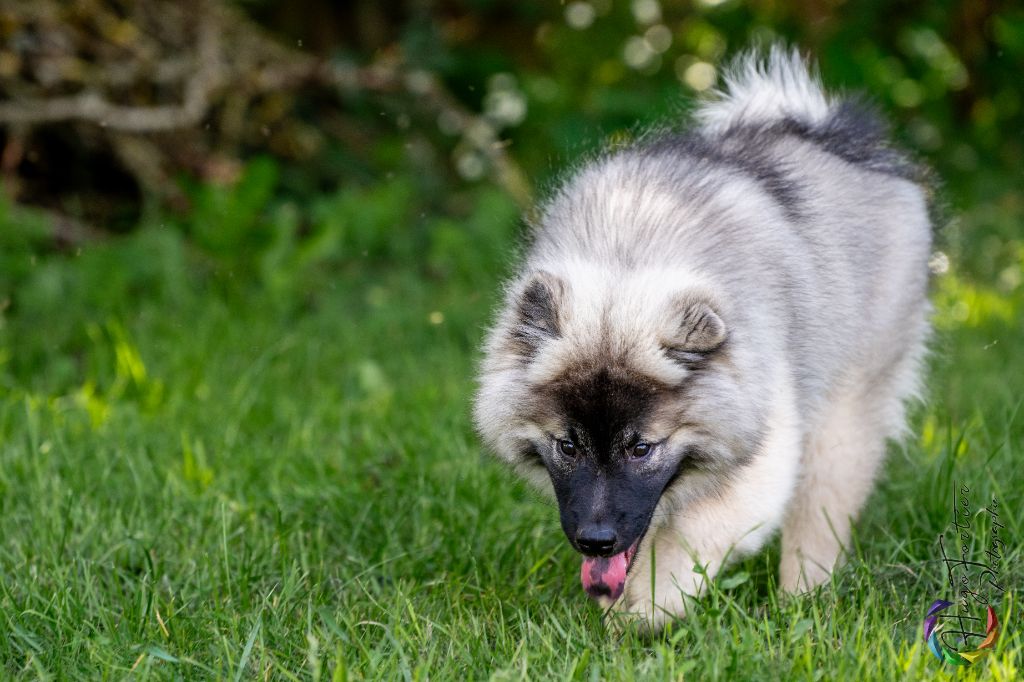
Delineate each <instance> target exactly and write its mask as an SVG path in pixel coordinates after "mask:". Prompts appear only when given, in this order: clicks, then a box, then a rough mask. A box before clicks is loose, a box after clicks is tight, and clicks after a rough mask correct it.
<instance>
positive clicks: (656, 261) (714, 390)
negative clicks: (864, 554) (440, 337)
mask: <svg viewBox="0 0 1024 682" xmlns="http://www.w3.org/2000/svg"><path fill="white" fill-rule="evenodd" d="M725 80H726V87H725V90H724V91H723V92H719V93H717V97H716V98H715V99H713V100H712V101H707V102H705V103H703V104H702V105H700V106H699V108H698V109H697V111H696V116H695V123H694V124H693V125H692V126H691V127H690V129H689V130H687V131H686V132H672V133H666V134H657V135H650V136H647V138H646V139H644V140H643V141H641V142H639V143H637V144H636V145H634V146H632V147H629V148H626V149H621V150H616V151H610V152H608V153H606V154H604V155H602V156H600V158H597V159H594V160H591V161H589V162H586V163H585V164H583V165H582V166H581V167H579V168H578V169H577V170H576V171H575V172H573V173H572V175H571V177H569V178H568V179H567V180H566V181H565V182H564V184H562V185H561V187H560V188H559V189H557V191H555V192H554V193H553V195H552V196H551V197H550V198H549V199H548V201H547V202H546V204H545V205H544V206H543V207H542V210H541V212H540V218H539V221H538V223H537V224H536V225H535V226H534V229H533V232H532V239H531V243H530V244H529V246H528V249H527V252H526V255H525V258H524V260H523V263H522V266H521V270H520V272H519V275H518V276H516V277H515V278H514V279H513V280H512V281H511V282H510V283H509V284H508V286H507V296H506V299H505V303H504V306H503V308H502V309H501V310H500V312H499V314H498V316H497V321H496V323H495V324H494V326H493V328H492V329H491V331H490V334H489V336H488V339H487V342H486V347H485V351H484V353H485V354H484V358H483V361H482V364H481V367H480V375H479V391H478V393H477V396H476V404H475V418H476V423H477V426H478V429H479V431H480V433H481V435H482V436H483V439H484V440H485V441H486V443H487V444H488V445H489V446H490V448H492V449H493V450H494V452H495V453H497V455H498V456H499V457H500V458H502V459H503V460H505V461H506V462H508V463H509V464H511V466H512V467H513V468H514V469H515V471H517V472H518V473H519V474H521V475H522V476H523V477H525V478H526V479H528V480H530V481H531V482H533V483H534V484H536V485H537V486H538V487H539V488H540V489H542V490H544V491H547V492H549V493H551V494H553V495H554V496H555V498H556V499H557V500H558V506H559V511H560V516H561V523H562V528H563V529H564V531H565V534H566V536H567V537H568V539H569V542H570V543H571V544H572V546H573V547H574V548H575V549H576V550H578V551H579V552H580V553H581V554H582V555H583V560H582V568H581V579H582V583H583V587H584V589H585V590H586V591H587V593H589V594H590V595H591V596H592V597H594V598H596V599H598V600H599V601H600V602H602V603H603V604H605V605H613V608H614V609H615V610H617V611H621V612H625V613H629V614H633V615H635V616H637V617H639V618H640V619H642V620H643V621H645V622H646V623H647V624H648V625H649V626H650V627H651V628H654V629H657V628H658V627H660V626H661V625H662V624H663V623H664V622H665V621H666V619H668V618H671V617H675V616H681V615H683V613H684V606H685V599H684V595H699V594H700V592H701V591H702V589H704V587H705V585H704V580H705V579H706V578H705V576H714V575H715V574H716V573H717V572H718V571H719V570H720V569H721V568H722V566H723V564H724V563H726V561H727V560H730V559H733V558H736V557H739V556H742V555H744V554H747V553H749V552H754V551H756V550H758V549H759V548H761V547H762V545H764V543H765V542H766V541H767V540H768V539H769V538H770V537H771V536H772V534H773V533H774V532H775V531H776V530H777V529H779V528H781V529H782V562H781V567H780V584H781V586H782V587H783V588H784V589H785V590H788V591H802V590H807V589H809V588H813V587H814V586H816V585H818V584H820V583H822V582H823V581H825V580H827V579H828V577H829V574H830V572H831V571H832V569H833V567H834V566H835V565H836V563H837V561H838V560H839V559H840V558H841V555H842V553H843V549H844V547H845V546H846V544H847V543H848V541H849V538H850V526H851V523H852V522H853V520H854V518H855V517H856V515H857V513H858V512H859V510H860V508H861V506H862V505H863V503H864V501H865V499H866V498H867V496H868V494H869V493H870V491H871V488H872V484H873V481H874V478H875V475H876V473H877V471H878V469H879V465H880V463H881V462H882V459H883V455H884V453H885V444H886V440H887V439H889V438H893V437H896V436H898V435H899V434H900V432H901V430H902V429H903V428H904V426H903V425H904V403H905V402H906V400H907V399H908V398H909V397H911V396H913V395H914V393H915V390H916V388H917V386H918V374H919V370H920V366H921V364H922V357H923V355H924V350H925V341H926V337H927V336H928V311H929V305H928V300H927V285H928V268H927V261H928V257H929V253H930V250H931V235H932V230H931V226H930V224H929V213H928V207H927V202H926V198H925V192H924V190H923V189H922V186H921V185H920V183H919V182H918V180H917V179H918V178H919V177H920V172H919V169H917V168H916V167H914V166H913V165H912V164H911V163H910V162H909V161H908V160H907V158H906V157H905V156H904V155H902V154H901V153H900V152H898V151H896V150H894V148H893V147H892V146H891V145H890V144H889V142H888V140H887V138H886V132H885V126H884V125H883V124H882V122H881V121H880V120H879V119H878V118H877V117H876V115H875V114H874V113H873V112H872V111H870V110H869V109H868V108H866V107H864V106H863V105H861V104H860V103H858V102H857V101H856V100H850V99H843V98H839V97H834V96H831V95H829V94H826V93H825V92H824V90H823V89H822V86H821V84H820V83H819V81H818V79H817V78H816V77H815V76H814V75H813V73H812V72H811V71H810V70H809V68H808V66H807V65H806V64H805V63H804V62H803V61H802V60H801V58H800V57H799V55H798V54H796V53H795V52H789V51H786V50H784V49H781V48H778V47H776V48H772V49H771V50H770V51H769V52H768V53H767V54H766V55H764V56H757V55H747V56H744V57H742V58H741V59H739V60H738V61H737V62H735V63H734V64H733V66H732V68H731V69H730V70H729V71H727V76H726V79H725ZM695 564H699V565H700V566H702V567H703V570H702V571H699V572H695V571H694V567H695Z"/></svg>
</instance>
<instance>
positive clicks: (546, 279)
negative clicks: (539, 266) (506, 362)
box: [511, 272, 566, 357]
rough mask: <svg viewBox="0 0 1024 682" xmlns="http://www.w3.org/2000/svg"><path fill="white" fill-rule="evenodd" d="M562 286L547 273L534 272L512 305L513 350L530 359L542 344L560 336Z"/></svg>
mask: <svg viewBox="0 0 1024 682" xmlns="http://www.w3.org/2000/svg"><path fill="white" fill-rule="evenodd" d="M565 289H566V287H565V283H564V282H563V281H562V280H561V279H559V278H558V277H555V276H554V275H552V274H551V273H548V272H537V273H534V274H533V275H532V276H531V277H530V278H529V279H528V280H527V281H526V286H525V287H523V289H522V290H521V292H520V293H519V295H518V297H517V299H516V303H515V308H514V310H515V322H514V324H513V327H512V333H511V341H512V345H513V347H514V349H515V351H516V352H517V353H518V354H519V355H522V356H524V357H532V356H533V355H534V354H535V353H536V352H537V350H538V349H539V348H540V347H541V345H542V344H544V343H546V342H547V341H550V340H552V339H556V338H558V337H559V336H560V335H561V333H562V332H561V321H560V317H559V310H560V309H561V306H562V302H563V299H564V296H565Z"/></svg>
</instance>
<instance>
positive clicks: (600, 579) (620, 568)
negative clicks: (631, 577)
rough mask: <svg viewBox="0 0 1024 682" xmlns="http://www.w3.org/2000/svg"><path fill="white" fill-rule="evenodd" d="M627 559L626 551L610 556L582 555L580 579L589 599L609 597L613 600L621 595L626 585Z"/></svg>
mask: <svg viewBox="0 0 1024 682" xmlns="http://www.w3.org/2000/svg"><path fill="white" fill-rule="evenodd" d="M627 568H629V559H628V558H627V557H626V552H623V553H621V554H616V555H615V556H610V557H597V556H587V557H583V566H582V567H580V580H581V581H582V582H583V589H584V590H586V592H587V594H588V595H589V596H590V598H591V599H599V598H601V597H610V598H611V599H612V600H613V601H614V600H615V599H618V598H619V597H620V596H621V595H622V589H623V587H625V585H626V569H627Z"/></svg>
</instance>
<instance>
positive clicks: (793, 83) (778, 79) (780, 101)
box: [696, 45, 831, 133]
mask: <svg viewBox="0 0 1024 682" xmlns="http://www.w3.org/2000/svg"><path fill="white" fill-rule="evenodd" d="M723 79H724V81H725V87H724V88H723V89H721V90H716V91H714V92H713V93H712V99H710V100H708V101H706V102H704V103H703V104H701V106H700V107H698V109H697V111H696V116H697V119H698V120H699V121H700V122H701V124H702V125H703V127H704V129H705V130H707V131H708V132H710V133H720V132H723V131H725V130H728V129H729V128H732V127H735V126H738V125H750V124H753V125H758V124H765V123H772V122H775V121H782V120H792V121H797V122H800V123H803V124H806V125H810V126H813V125H817V124H819V123H822V122H824V121H825V120H826V119H827V118H828V117H829V114H830V107H831V103H830V102H829V99H828V97H827V96H826V95H825V91H824V89H823V88H822V85H821V81H820V80H819V79H818V77H817V75H816V74H815V73H814V71H813V70H812V69H811V67H810V66H808V64H807V62H806V61H804V59H803V58H802V57H801V56H800V53H799V52H797V51H796V50H795V49H788V48H785V47H782V46H780V45H773V46H772V47H771V48H769V50H768V52H767V54H765V53H764V52H762V51H752V52H746V53H744V54H742V55H740V56H739V57H738V58H737V59H735V60H733V62H732V63H731V64H730V65H729V66H727V67H726V69H725V71H724V77H723Z"/></svg>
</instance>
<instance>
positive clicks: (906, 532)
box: [0, 187, 1024, 680]
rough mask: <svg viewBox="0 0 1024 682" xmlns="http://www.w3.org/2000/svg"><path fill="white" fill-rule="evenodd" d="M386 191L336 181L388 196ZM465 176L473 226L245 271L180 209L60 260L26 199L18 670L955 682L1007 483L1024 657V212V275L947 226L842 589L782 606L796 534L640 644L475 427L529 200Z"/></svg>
mask: <svg viewBox="0 0 1024 682" xmlns="http://www.w3.org/2000/svg"><path fill="white" fill-rule="evenodd" d="M389 191H392V190H390V189H388V188H387V187H383V188H377V189H372V190H369V191H368V192H367V193H365V194H364V195H351V196H350V195H346V197H347V198H344V200H342V199H337V200H336V201H337V202H340V204H339V205H343V207H347V208H344V210H347V211H350V212H355V213H358V212H359V211H364V212H369V213H373V212H374V211H377V212H378V213H379V212H380V210H384V209H379V208H378V206H379V205H385V204H386V205H391V204H388V203H387V201H390V200H389V199H388V198H387V197H388V196H390V195H388V194H387V192H389ZM382 192H383V194H381V193H382ZM467 196H468V198H467V199H466V201H465V206H464V207H463V213H462V215H461V216H457V218H456V219H452V218H450V217H445V216H440V215H427V216H426V217H424V218H422V219H423V220H425V221H428V222H429V223H430V226H431V229H430V230H429V231H425V232H424V234H426V235H429V236H425V237H423V240H424V241H423V242H422V243H421V244H420V245H419V246H418V247H416V248H411V247H410V248H406V247H403V249H405V250H395V249H390V250H389V247H388V242H387V237H386V235H385V236H384V237H373V236H372V235H370V236H369V237H365V238H364V237H360V236H359V235H358V234H356V235H355V237H351V239H355V241H351V239H350V241H348V242H345V243H346V244H347V246H345V247H344V248H351V249H353V250H351V251H347V252H346V251H344V248H343V247H337V245H335V246H331V247H330V248H328V247H324V250H323V251H322V252H315V253H314V252H303V251H301V250H296V249H295V248H294V244H293V245H291V246H289V242H287V240H285V241H272V242H271V246H265V247H264V248H263V250H262V251H260V252H259V253H260V255H259V258H256V257H255V256H254V257H252V258H247V257H246V256H244V255H243V256H232V258H233V260H232V259H230V258H227V257H225V258H220V259H218V258H215V257H211V256H210V255H209V254H208V253H207V252H200V251H199V250H198V249H196V248H195V247H194V245H193V244H194V242H195V239H194V238H193V239H192V240H186V239H184V238H183V237H182V236H181V235H182V234H183V231H182V230H179V229H176V227H175V226H171V225H162V224H161V221H160V220H157V219H155V218H153V219H148V220H147V221H146V222H145V223H144V224H143V225H142V226H141V228H140V229H139V230H137V231H135V232H133V233H131V234H129V235H127V236H121V237H111V238H108V239H106V240H104V241H103V242H101V243H98V244H94V245H90V246H89V247H88V248H85V249H82V250H80V251H79V250H74V249H72V250H68V251H65V252H61V253H50V254H48V255H45V256H40V257H38V258H37V257H36V256H35V255H33V252H31V249H28V248H27V247H24V243H23V242H24V240H29V241H31V227H26V226H27V225H28V226H30V225H31V224H33V222H32V221H33V220H35V218H33V217H32V216H31V215H29V214H27V213H23V212H20V211H15V210H13V209H10V208H9V207H8V208H5V210H4V215H3V216H2V220H0V223H2V224H0V230H2V231H3V232H4V234H5V235H6V236H5V237H4V239H6V241H4V242H3V244H2V246H3V248H4V261H3V267H4V268H5V272H6V274H7V275H10V277H9V279H8V280H5V281H6V282H7V283H8V284H9V283H10V282H15V283H16V287H17V288H16V289H15V290H14V291H13V294H14V295H13V296H10V295H6V296H7V297H6V298H5V299H4V301H5V302H4V304H3V305H0V308H2V309H3V312H2V313H0V315H2V317H0V676H3V677H16V678H17V677H25V678H35V677H39V678H49V679H121V678H124V677H126V676H130V677H136V678H141V679H146V678H154V679H171V678H175V679H176V678H183V679H210V678H228V679H235V680H237V679H254V678H261V679H313V680H317V679H333V680H346V679H362V678H370V679H387V680H390V679H427V678H431V679H482V678H492V679H543V678H548V679H568V678H572V679H588V680H604V679H681V678H683V679H705V678H719V679H730V680H731V679H773V680H780V679H851V680H853V679H887V678H904V679H934V678H936V677H938V676H940V674H941V673H940V670H942V666H941V664H940V663H939V662H938V661H936V660H935V659H934V658H933V657H932V655H931V653H929V651H928V650H927V648H926V647H925V646H924V645H923V643H922V642H921V620H922V618H923V616H924V613H925V611H926V609H927V607H928V605H929V604H930V603H931V602H932V601H933V600H934V599H936V598H937V597H939V596H943V595H945V596H949V595H948V592H949V590H948V587H947V586H946V583H945V580H946V578H945V576H946V572H945V569H944V567H943V565H942V563H941V562H940V561H939V558H940V557H939V551H938V545H937V542H936V537H937V535H938V534H939V533H940V532H942V531H943V530H946V529H947V528H948V527H949V525H950V522H951V504H952V502H951V492H952V489H953V482H954V480H955V481H958V482H963V483H966V484H967V485H968V486H969V487H970V489H971V493H970V499H971V504H972V505H973V507H974V508H976V509H975V510H980V509H981V507H982V506H984V504H985V503H986V501H987V500H989V499H990V498H991V497H992V496H995V497H996V498H997V499H998V502H999V510H1000V521H1001V523H1003V524H1004V526H1005V529H1004V530H1003V531H1002V533H1003V537H1004V538H1005V539H1006V544H1007V551H1006V552H1005V555H1004V557H1003V559H1002V563H1001V580H1002V581H1003V585H1004V586H1005V587H1006V592H1005V594H1004V595H1002V597H1001V598H1000V599H999V600H998V601H997V602H996V606H997V614H998V617H999V619H1000V620H1001V621H1002V622H1003V623H1004V625H1005V627H1004V630H1003V633H1002V636H1001V637H1000V639H999V641H998V644H997V646H996V648H995V650H994V652H993V653H992V654H991V655H990V656H988V657H987V658H986V659H984V660H983V661H982V662H981V663H978V664H977V665H975V666H973V667H971V668H964V669H960V673H959V675H960V677H961V678H963V679H983V678H990V679H994V680H1009V679H1016V678H1017V677H1018V676H1019V675H1020V671H1021V669H1022V668H1024V624H1022V621H1021V618H1020V611H1021V605H1020V600H1021V594H1022V593H1021V588H1022V587H1024V561H1022V560H1024V554H1022V551H1021V548H1022V546H1024V512H1022V504H1021V503H1022V497H1024V467H1022V465H1021V462H1022V461H1024V410H1022V404H1021V403H1022V394H1021V389H1022V388H1024V381H1022V379H1021V377H1024V356H1022V354H1021V353H1020V352H1019V350H1020V339H1021V338H1022V334H1024V323H1022V320H1021V314H1020V313H1021V311H1022V310H1024V291H1022V288H1021V287H1020V286H1019V279H1020V278H1019V274H1020V268H1021V266H1022V265H1024V246H1022V245H1021V243H1020V241H1019V239H1020V238H1019V231H1017V232H1012V230H1014V229H1016V228H1015V227H1014V225H1015V224H1016V223H1014V220H1016V219H1014V218H1013V217H1012V216H1013V215H1015V213H1014V211H1016V210H1018V209H1015V208H1014V207H1013V206H1009V207H1007V206H1001V205H1000V204H998V202H994V203H992V204H991V205H989V206H987V207H986V208H985V212H984V214H983V215H982V214H980V213H977V212H975V213H970V212H969V213H968V214H967V215H966V216H965V218H964V220H965V223H963V232H964V233H965V234H971V233H970V231H969V229H968V228H971V227H972V226H974V225H975V224H976V223H978V224H980V222H983V221H985V220H989V221H995V223H998V224H1002V225H1010V227H1009V228H1007V229H1009V230H1011V232H1010V233H1009V235H1008V237H1005V238H1004V240H1003V242H1002V243H1003V244H1004V246H1006V245H1009V246H1006V248H1010V247H1014V248H1017V249H1018V250H1019V252H1020V253H1018V255H1017V256H1016V259H1017V260H1016V261H1014V262H1015V263H1016V266H1015V267H1016V268H1017V269H1016V271H1015V272H1016V273H1017V284H1014V282H1013V281H1012V280H1013V275H1012V272H1011V274H1010V275H1006V276H1005V277H1004V279H1006V280H1007V281H1005V282H1002V281H1001V280H998V278H997V277H996V275H994V274H991V275H987V274H985V273H986V272H988V271H987V270H986V264H985V262H983V261H984V258H985V257H986V256H985V253H986V252H985V251H984V249H982V248H981V247H973V246H968V247H963V246H958V245H957V244H958V243H959V242H956V241H955V240H954V243H951V245H950V248H951V249H952V251H951V252H950V257H951V261H952V267H951V269H950V270H949V272H947V273H946V274H943V275H941V276H938V277H937V278H936V282H935V301H936V320H937V327H938V331H937V334H936V337H935V341H934V343H933V347H934V354H933V359H932V365H933V369H932V372H931V375H930V380H929V384H928V386H929V389H928V393H927V401H926V403H925V404H923V405H920V406H918V407H916V408H915V410H914V419H913V424H912V430H911V434H910V436H909V437H908V439H907V441H906V443H905V444H903V445H901V446H894V447H893V448H892V450H891V456H890V458H889V461H888V465H887V467H886V470H885V475H884V477H883V479H882V482H881V484H880V486H879V489H878V491H877V492H876V494H875V495H874V496H873V497H872V499H871V502H870V504H869V506H868V508H867V510H866V512H865V514H864V516H863V517H862V520H861V522H860V523H859V524H858V526H857V532H856V549H855V552H854V556H852V557H851V560H850V562H849V563H848V565H847V566H846V567H845V568H843V569H842V570H840V571H839V572H838V573H837V574H836V576H835V579H834V582H833V583H832V584H831V585H828V586H827V587H825V588H824V589H822V590H821V591H819V592H818V593H816V594H813V595H807V596H803V597H799V598H793V599H788V600H783V599H781V598H779V597H777V596H776V593H775V580H776V562H777V555H778V550H777V546H772V547H770V548H769V550H768V551H767V552H765V553H763V554H761V555H758V556H755V557H752V558H749V559H747V560H745V561H743V562H741V563H739V564H737V565H735V566H733V567H731V568H730V569H729V570H727V571H725V572H724V573H723V574H722V576H721V577H720V579H719V580H718V581H717V582H716V583H715V584H714V585H713V586H712V588H711V590H710V594H709V595H708V596H707V597H706V598H705V599H703V600H701V601H700V602H699V603H696V604H695V605H694V608H693V612H692V614H691V616H690V617H688V618H687V619H686V620H684V621H680V622H678V623H676V624H675V625H674V626H673V627H672V628H670V630H669V631H667V632H666V633H664V634H663V635H662V636H660V637H657V638H654V639H642V638H639V637H638V636H636V635H635V634H631V633H627V634H626V635H624V636H623V637H621V638H620V637H617V636H613V635H612V634H609V632H607V631H606V629H605V627H604V625H603V624H602V619H601V613H600V612H599V610H598V609H597V608H596V607H595V606H593V605H592V604H591V603H589V602H588V600H587V599H586V598H585V596H584V594H583V592H582V590H581V588H580V585H579V579H578V573H579V560H578V557H577V556H576V555H575V554H574V552H573V551H572V550H571V548H570V547H569V546H568V544H567V543H566V541H565V539H564V537H563V536H562V533H561V530H560V529H559V526H558V520H557V513H556V510H555V508H554V507H553V506H552V503H550V502H548V501H546V500H544V499H541V498H540V497H539V496H538V495H537V494H535V493H533V492H532V491H530V490H527V489H525V488H523V487H522V486H521V485H520V484H518V483H516V482H515V481H514V480H513V479H512V477H511V475H510V474H509V473H508V472H507V471H505V470H504V468H503V467H502V466H501V465H499V464H497V463H496V462H494V461H491V459H489V457H488V456H487V454H486V453H485V452H483V451H482V448H481V446H480V444H479V442H478V441H477V439H476V437H475V436H474V433H473V428H472V424H471V421H470V417H469V401H470V398H471V394H472V390H473V381H472V375H473V367H474V362H475V361H476V359H477V357H478V354H477V346H478V344H479V341H480V339H481V336H482V333H483V329H484V327H485V325H486V324H487V322H488V318H489V315H490V312H491V309H492V307H493V306H494V304H495V301H496V298H497V293H498V288H499V284H500V281H501V278H502V276H503V275H504V274H506V273H507V271H508V265H506V264H505V263H507V261H506V255H508V254H511V253H512V251H513V248H514V244H515V240H516V231H517V221H516V218H515V209H514V208H513V207H512V205H511V203H510V202H509V201H508V200H506V199H504V198H503V197H502V196H501V195H500V193H498V192H496V191H492V190H489V189H486V188H483V189H480V190H478V191H474V192H473V193H472V194H470V195H467ZM1014 196H1017V197H1019V194H1016V195H1014ZM392 199H393V197H392ZM325 201H328V202H329V201H331V199H325ZM346 202H347V203H346ZM360 202H362V203H360ZM394 203H398V201H397V200H394V201H392V204H394ZM315 208H316V207H313V208H312V209H309V210H314V209H315ZM305 210H307V207H305V206H302V207H297V206H290V208H288V207H286V208H284V209H282V211H283V213H281V212H279V213H281V214H280V215H278V214H275V216H276V217H274V218H273V219H274V220H275V221H277V223H278V224H280V225H285V226H286V228H287V225H288V224H291V223H289V222H288V221H289V220H290V219H289V218H288V217H287V215H288V211H292V212H299V213H301V212H302V211H305ZM338 210H339V211H342V212H344V211H343V210H342V209H341V208H339V209H338ZM385 213H386V210H385ZM374 215H376V214H375V213H374ZM282 216H283V217H282ZM979 216H980V217H979ZM993 216H994V217H993ZM374 219H379V220H380V221H383V222H385V223H386V222H387V221H388V220H390V218H389V217H388V216H387V215H384V216H383V217H380V216H378V218H374ZM971 221H974V222H971ZM1000 221H1001V222H1000ZM357 222H358V221H357ZM371 222H372V221H371ZM359 224H366V220H362V221H361V222H359ZM286 228H282V230H283V231H282V232H281V234H288V232H287V229H286ZM323 229H324V233H323V234H325V235H327V237H325V239H324V240H321V242H316V240H313V243H330V239H328V237H329V236H330V234H333V233H331V232H330V229H329V226H328V227H324V228H323ZM185 232H188V230H185ZM26 234H28V235H29V236H24V235H26ZM192 234H195V231H194V230H193V231H192ZM346 234H349V235H350V233H346ZM11 235H22V237H18V239H21V240H22V241H18V239H15V237H13V236H11ZM350 236H351V235H350ZM350 236H349V237H346V239H349V238H350ZM374 239H377V241H374ZM360 240H362V241H360ZM1015 240H1016V241H1015ZM25 243H27V242H25ZM303 243H306V242H303ZM282 244H283V245H282ZM19 245H20V246H19ZM275 245H276V246H275ZM1014 245H1015V246H1014ZM19 249H20V250H19ZM331 249H335V251H332V250H331ZM337 249H342V250H341V252H336V251H337ZM339 253H340V255H339ZM325 254H326V255H325ZM11 273H15V274H11ZM972 273H973V275H972ZM15 275H16V276H15ZM1000 282H1002V283H1000ZM11 286H14V285H11ZM0 298H3V297H2V296H0ZM982 516H984V515H983V514H981V513H980V512H979V513H978V514H977V515H976V516H975V518H976V519H980V518H981V517H982ZM979 522H980V521H979ZM984 542H985V540H984V537H983V534H982V533H980V532H979V533H978V534H977V536H976V537H975V543H976V544H975V546H973V547H972V551H974V552H978V553H980V552H981V551H982V548H981V544H983V543H984ZM950 670H953V668H952V667H950V666H948V665H947V666H946V671H950Z"/></svg>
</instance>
